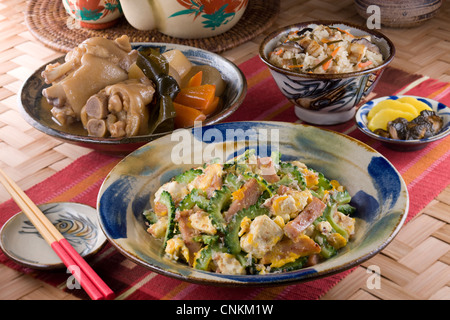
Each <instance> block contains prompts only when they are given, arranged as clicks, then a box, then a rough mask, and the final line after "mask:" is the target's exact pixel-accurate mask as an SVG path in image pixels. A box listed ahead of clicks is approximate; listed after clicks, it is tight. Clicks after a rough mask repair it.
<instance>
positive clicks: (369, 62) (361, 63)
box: [358, 60, 372, 68]
mask: <svg viewBox="0 0 450 320" xmlns="http://www.w3.org/2000/svg"><path fill="white" fill-rule="evenodd" d="M371 64H372V61H370V60H369V61H366V62H360V63H359V64H358V67H360V68H365V67H367V66H370V65H371Z"/></svg>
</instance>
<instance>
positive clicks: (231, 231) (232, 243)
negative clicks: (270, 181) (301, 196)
mask: <svg viewBox="0 0 450 320" xmlns="http://www.w3.org/2000/svg"><path fill="white" fill-rule="evenodd" d="M267 198H269V196H268V193H267V192H264V193H263V194H262V195H261V197H260V198H259V199H258V202H257V203H255V204H254V205H252V206H250V207H248V208H246V209H242V210H240V211H238V212H237V213H236V214H235V215H234V216H233V218H232V219H231V221H230V223H229V224H228V226H227V230H226V232H225V247H226V248H227V249H228V252H229V253H231V254H234V255H237V254H238V253H239V252H241V250H242V249H241V244H240V242H239V229H240V227H241V222H242V219H244V218H245V217H248V218H249V219H251V220H253V219H255V218H256V217H258V216H262V215H264V214H265V215H269V214H270V211H269V209H267V208H266V207H262V206H261V204H262V202H264V200H266V199H267Z"/></svg>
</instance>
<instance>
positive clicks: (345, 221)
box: [333, 211, 355, 236]
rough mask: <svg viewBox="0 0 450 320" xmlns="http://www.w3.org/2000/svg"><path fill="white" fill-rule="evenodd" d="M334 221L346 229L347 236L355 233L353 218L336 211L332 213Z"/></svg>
mask: <svg viewBox="0 0 450 320" xmlns="http://www.w3.org/2000/svg"><path fill="white" fill-rule="evenodd" d="M333 219H334V221H336V223H337V224H339V225H340V226H341V227H342V228H344V229H345V231H347V233H348V235H349V236H352V235H353V234H355V219H354V218H351V217H349V216H347V215H345V214H343V213H342V212H340V211H336V212H335V213H334V215H333Z"/></svg>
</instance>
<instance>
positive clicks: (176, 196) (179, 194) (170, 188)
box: [155, 181, 189, 203]
mask: <svg viewBox="0 0 450 320" xmlns="http://www.w3.org/2000/svg"><path fill="white" fill-rule="evenodd" d="M163 191H167V192H168V193H170V195H171V196H172V199H173V201H174V202H175V203H178V202H180V201H181V200H183V198H184V197H185V196H187V194H188V193H189V190H188V188H187V187H186V186H185V185H184V184H181V183H179V182H177V181H170V182H167V183H165V184H163V185H162V186H161V188H159V189H158V191H156V193H155V203H156V202H159V199H160V198H161V193H162V192H163Z"/></svg>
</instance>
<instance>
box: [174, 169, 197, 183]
mask: <svg viewBox="0 0 450 320" xmlns="http://www.w3.org/2000/svg"><path fill="white" fill-rule="evenodd" d="M202 173H203V170H202V169H189V170H187V171H185V172H183V173H181V174H179V175H177V176H176V177H175V178H174V180H175V181H176V182H179V183H183V184H188V183H190V182H192V180H194V179H195V177H197V176H199V175H201V174H202Z"/></svg>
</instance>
